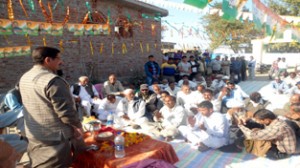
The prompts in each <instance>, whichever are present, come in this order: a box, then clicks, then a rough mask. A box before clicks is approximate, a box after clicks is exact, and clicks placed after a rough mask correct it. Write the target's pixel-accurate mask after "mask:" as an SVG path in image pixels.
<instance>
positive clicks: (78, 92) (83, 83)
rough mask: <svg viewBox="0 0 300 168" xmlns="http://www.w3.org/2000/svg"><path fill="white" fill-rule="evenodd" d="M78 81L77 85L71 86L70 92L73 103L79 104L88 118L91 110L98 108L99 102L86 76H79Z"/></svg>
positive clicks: (97, 95) (97, 94)
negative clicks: (73, 99)
mask: <svg viewBox="0 0 300 168" xmlns="http://www.w3.org/2000/svg"><path fill="white" fill-rule="evenodd" d="M78 80H79V81H78V83H77V84H74V85H73V86H71V88H70V90H71V93H72V94H73V97H74V98H75V102H76V103H79V104H80V105H81V106H82V107H83V108H84V109H85V112H86V115H87V117H90V116H91V110H92V109H96V110H97V109H98V108H99V105H100V102H101V100H100V99H99V93H98V92H97V90H96V88H95V87H94V86H93V84H91V83H89V78H88V77H87V76H81V77H79V79H78ZM96 110H95V112H96Z"/></svg>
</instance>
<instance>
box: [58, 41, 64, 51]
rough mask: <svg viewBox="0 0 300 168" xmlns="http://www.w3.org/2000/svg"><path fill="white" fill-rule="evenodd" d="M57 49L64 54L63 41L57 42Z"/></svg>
mask: <svg viewBox="0 0 300 168" xmlns="http://www.w3.org/2000/svg"><path fill="white" fill-rule="evenodd" d="M59 48H60V51H61V52H64V40H60V41H59Z"/></svg>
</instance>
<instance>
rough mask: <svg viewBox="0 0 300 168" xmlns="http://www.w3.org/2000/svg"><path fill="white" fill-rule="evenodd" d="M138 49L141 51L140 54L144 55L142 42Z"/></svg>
mask: <svg viewBox="0 0 300 168" xmlns="http://www.w3.org/2000/svg"><path fill="white" fill-rule="evenodd" d="M140 49H141V53H144V49H143V43H142V42H140Z"/></svg>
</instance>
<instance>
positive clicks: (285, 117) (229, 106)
mask: <svg viewBox="0 0 300 168" xmlns="http://www.w3.org/2000/svg"><path fill="white" fill-rule="evenodd" d="M218 59H219V58H218ZM170 60H171V59H170ZM170 60H169V61H168V62H167V63H169V64H171V62H172V61H170ZM191 61H194V58H193V57H192V59H191ZM156 64H157V63H156V62H155V61H154V57H153V56H149V62H147V63H146V64H145V68H146V69H147V70H146V69H145V71H146V75H147V78H146V80H145V81H146V82H147V84H146V82H145V83H141V84H140V85H139V87H138V88H132V87H129V86H128V87H127V86H123V84H122V83H121V82H120V81H119V80H117V76H116V75H115V74H110V75H109V76H108V80H107V81H105V82H104V84H103V85H101V86H102V88H100V89H99V88H98V89H96V87H95V86H94V85H93V84H91V83H90V82H89V78H88V77H87V76H81V77H79V80H78V83H76V84H74V85H72V86H71V87H70V92H71V93H72V95H73V97H74V101H75V102H76V107H77V111H78V112H79V113H80V114H81V115H79V116H81V120H82V119H83V118H82V117H83V116H86V117H90V116H92V115H94V116H95V117H97V118H98V119H99V120H100V121H102V122H103V123H105V122H106V120H107V117H108V115H109V114H113V116H114V126H115V127H117V128H119V129H125V128H132V129H134V130H136V131H142V130H143V131H144V132H147V133H148V134H149V135H150V136H153V137H154V138H158V139H160V138H163V139H164V140H166V141H171V140H173V139H175V138H178V137H181V138H184V139H185V141H186V142H187V143H191V145H192V146H193V147H196V148H197V149H198V150H199V151H201V152H204V151H206V150H209V149H218V148H222V147H226V146H228V145H231V146H232V147H236V148H237V149H240V148H243V147H245V148H246V151H248V152H250V153H253V154H255V155H257V156H267V157H268V158H271V159H281V158H286V157H289V156H291V155H294V154H297V153H299V150H298V151H297V149H296V148H297V143H298V144H299V137H300V131H299V126H300V80H298V81H294V80H293V79H294V78H296V77H297V78H298V79H299V76H295V73H291V76H290V78H285V79H282V80H281V79H280V78H279V77H276V78H275V80H274V81H272V82H271V84H270V89H271V90H272V91H273V94H286V95H288V96H290V97H291V98H290V101H289V102H287V103H286V104H285V106H284V107H281V108H280V109H278V108H276V109H275V108H274V106H273V104H274V102H272V101H268V100H265V99H264V98H263V96H262V95H261V94H260V93H259V92H253V93H251V94H250V96H249V95H248V94H246V93H245V92H244V91H243V89H242V88H241V87H240V86H239V85H238V84H237V83H236V82H235V81H232V80H230V77H229V76H226V75H222V74H221V72H222V69H220V67H219V68H216V67H215V68H214V69H213V70H214V73H213V74H214V80H213V81H212V82H207V81H206V79H208V78H207V76H206V78H205V77H204V76H203V75H202V74H201V73H199V71H198V70H195V69H193V68H194V67H192V66H191V65H190V63H189V62H187V60H186V57H184V56H183V57H182V62H180V63H179V64H178V66H179V80H176V76H175V75H176V74H175V73H176V70H175V69H174V68H176V65H174V66H170V65H169V64H167V65H163V66H162V69H163V70H162V71H161V72H160V69H159V70H158V69H155V68H159V66H157V65H156ZM197 65H198V64H197ZM220 66H221V65H220ZM166 68H169V69H168V70H165V69H166ZM170 69H171V70H170ZM172 69H173V70H172ZM196 69H197V68H196ZM226 73H228V72H227V70H226ZM296 75H297V74H296ZM160 76H161V77H162V78H160ZM160 79H161V82H160ZM176 81H177V82H176ZM285 81H287V82H285ZM8 95H9V94H7V96H8ZM102 96H103V97H102ZM21 106H22V105H20V107H19V108H22V107H21ZM8 109H9V110H10V111H11V112H15V113H16V115H15V119H14V121H13V122H10V123H8V124H6V123H4V122H0V124H1V125H0V128H4V127H6V126H11V125H18V124H19V122H20V121H19V120H20V118H22V115H17V113H19V111H18V108H17V109H13V107H9V106H8ZM11 112H6V113H3V114H0V121H1V120H2V119H5V120H7V119H6V118H7V117H6V116H5V115H6V114H7V113H11ZM16 116H18V117H16ZM7 121H8V120H7ZM2 123H4V124H2ZM1 137H2V135H0V138H1ZM20 139H22V138H20ZM20 141H21V140H20ZM22 142H23V141H22ZM298 147H299V145H298ZM20 152H25V151H24V150H22V151H20Z"/></svg>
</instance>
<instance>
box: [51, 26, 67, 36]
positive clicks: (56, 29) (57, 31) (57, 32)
mask: <svg viewBox="0 0 300 168" xmlns="http://www.w3.org/2000/svg"><path fill="white" fill-rule="evenodd" d="M63 30H64V26H63V24H62V23H53V24H52V29H51V35H52V36H62V35H63Z"/></svg>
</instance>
